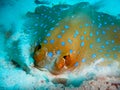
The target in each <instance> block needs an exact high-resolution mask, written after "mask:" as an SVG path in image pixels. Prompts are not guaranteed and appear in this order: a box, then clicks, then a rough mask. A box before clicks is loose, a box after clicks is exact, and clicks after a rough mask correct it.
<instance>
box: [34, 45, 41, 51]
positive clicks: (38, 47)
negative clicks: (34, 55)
mask: <svg viewBox="0 0 120 90" xmlns="http://www.w3.org/2000/svg"><path fill="white" fill-rule="evenodd" d="M40 49H41V45H40V44H39V45H37V46H36V47H35V52H36V51H38V50H40Z"/></svg>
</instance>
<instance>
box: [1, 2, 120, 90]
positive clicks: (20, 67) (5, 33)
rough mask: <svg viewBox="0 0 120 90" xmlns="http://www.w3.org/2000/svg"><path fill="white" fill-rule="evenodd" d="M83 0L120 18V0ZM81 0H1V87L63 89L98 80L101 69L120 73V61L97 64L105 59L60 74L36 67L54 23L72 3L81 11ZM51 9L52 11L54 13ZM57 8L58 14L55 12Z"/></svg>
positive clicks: (8, 88) (14, 89) (99, 10)
mask: <svg viewBox="0 0 120 90" xmlns="http://www.w3.org/2000/svg"><path fill="white" fill-rule="evenodd" d="M80 2H87V3H88V4H89V5H91V6H92V7H93V8H94V9H95V10H96V11H97V12H100V13H105V14H108V15H110V16H113V17H115V18H117V19H119V18H120V17H119V15H120V7H119V2H120V1H119V0H114V1H113V0H111V1H109V0H106V1H104V0H81V1H80ZM80 2H79V1H78V0H72V1H69V0H44V1H43V0H41V1H40V0H35V1H34V0H1V1H0V35H1V36H0V47H1V50H0V81H1V82H0V89H1V90H2V89H3V90H4V89H7V90H17V89H20V90H28V89H29V90H34V89H35V90H47V89H48V90H50V89H51V90H52V88H53V87H54V88H55V89H57V88H60V89H61V90H62V87H69V88H74V87H80V86H81V85H82V84H83V82H84V81H89V80H94V78H95V77H97V76H99V75H101V73H102V75H103V76H104V75H105V76H106V75H111V76H117V77H119V76H120V73H119V63H117V62H114V63H112V64H111V65H109V66H107V67H100V66H97V63H99V62H102V60H98V62H97V61H96V62H95V63H92V64H90V65H88V66H85V67H84V69H82V70H79V69H77V70H75V71H74V72H73V73H71V72H67V73H64V74H62V75H58V76H54V75H52V74H51V73H50V72H49V70H47V69H43V70H38V69H37V68H36V67H34V59H33V53H34V49H35V46H36V45H38V43H40V42H42V41H43V40H44V38H45V37H46V35H47V33H48V32H49V30H52V29H53V28H52V27H54V24H57V23H58V22H59V21H60V20H61V19H64V17H66V16H67V15H68V14H67V13H68V11H66V12H65V11H64V10H67V9H68V10H71V9H69V7H72V10H74V11H75V12H79V9H78V7H74V6H76V5H75V4H78V6H79V3H80ZM55 5H58V6H59V7H61V8H62V9H63V12H65V13H63V14H62V15H61V13H60V11H59V9H58V8H59V7H54V6H55ZM82 5H83V6H85V5H86V4H81V7H82ZM64 6H65V7H64ZM53 7H54V9H53ZM43 8H44V9H43ZM76 9H78V11H77V10H76ZM43 10H45V11H43ZM48 11H49V12H50V11H51V13H52V14H51V13H48ZM56 12H57V13H58V16H55V13H56ZM43 13H44V14H46V15H48V16H51V17H52V18H51V19H50V21H49V20H48V21H47V20H46V18H49V17H48V16H45V15H43V16H44V17H45V18H43V16H40V14H43ZM58 17H59V18H58ZM54 20H55V21H54ZM48 22H53V23H52V24H51V23H48ZM43 24H46V25H47V26H45V25H43ZM38 25H40V27H38ZM38 30H39V31H38ZM48 35H49V34H48ZM76 72H77V73H76ZM56 78H63V81H64V80H65V82H66V83H65V84H63V83H64V82H62V83H61V82H59V81H57V80H56Z"/></svg>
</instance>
